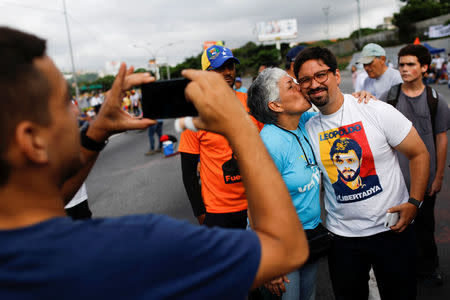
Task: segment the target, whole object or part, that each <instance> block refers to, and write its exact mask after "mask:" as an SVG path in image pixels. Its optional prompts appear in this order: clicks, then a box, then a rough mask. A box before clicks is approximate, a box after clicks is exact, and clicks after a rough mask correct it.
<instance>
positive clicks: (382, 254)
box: [294, 47, 429, 299]
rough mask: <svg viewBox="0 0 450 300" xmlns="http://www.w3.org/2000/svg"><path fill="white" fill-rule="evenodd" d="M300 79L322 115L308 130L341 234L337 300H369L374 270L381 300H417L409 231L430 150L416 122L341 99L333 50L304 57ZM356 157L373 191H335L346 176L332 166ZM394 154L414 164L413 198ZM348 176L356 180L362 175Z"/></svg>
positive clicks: (335, 257) (333, 260)
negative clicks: (391, 221) (389, 222)
mask: <svg viewBox="0 0 450 300" xmlns="http://www.w3.org/2000/svg"><path fill="white" fill-rule="evenodd" d="M294 72H295V74H296V76H297V80H298V83H299V85H300V89H301V91H302V94H303V95H304V96H305V97H306V98H307V99H308V100H309V101H311V102H312V103H314V104H315V105H316V106H317V107H318V108H319V110H320V113H319V114H318V115H317V116H315V117H313V118H311V119H310V120H309V121H308V122H307V123H306V129H307V131H308V134H309V137H310V139H311V144H312V147H313V148H314V152H315V154H316V158H317V162H318V165H319V167H320V169H321V170H322V172H323V174H324V186H325V209H326V211H327V217H326V226H327V228H328V229H329V230H330V231H331V232H333V233H334V234H335V238H334V241H333V244H332V247H331V249H330V254H329V256H328V263H329V270H330V276H331V280H332V285H333V290H334V293H335V296H336V299H367V297H368V279H369V270H370V268H371V266H373V269H374V272H375V275H376V277H377V282H378V288H379V291H380V295H381V298H382V299H414V298H415V295H416V279H415V257H416V256H415V255H416V253H415V250H416V248H415V247H416V245H415V239H414V237H415V235H414V231H413V230H412V228H411V226H409V224H410V223H411V222H412V220H413V219H414V217H415V215H416V214H417V211H418V207H419V206H420V204H421V201H422V199H423V196H424V192H425V188H426V183H427V178H428V168H429V155H428V151H427V149H426V147H425V145H424V144H423V142H422V140H421V139H420V137H419V135H418V134H417V131H416V130H415V128H414V127H413V126H412V125H411V122H410V121H409V120H408V119H406V118H405V117H404V116H403V115H402V114H401V113H400V112H398V111H397V110H395V109H394V108H393V107H392V106H391V105H389V104H386V103H384V102H382V101H370V102H369V103H368V104H365V105H360V104H358V103H357V100H356V99H355V98H354V97H353V96H351V95H344V94H342V92H341V91H340V90H339V83H340V81H341V75H340V72H339V70H338V69H337V61H336V57H335V56H334V55H333V54H332V53H331V52H330V50H328V49H326V48H321V47H313V48H307V49H305V50H303V51H302V52H300V54H299V55H298V56H297V58H296V60H295V63H294ZM350 140H351V141H350ZM336 141H337V142H336ZM347 144H348V145H347ZM350 144H352V145H350ZM359 148H361V151H359ZM352 149H353V150H352ZM354 149H358V151H357V152H361V157H358V156H357V155H355V157H358V160H359V169H357V170H355V171H357V172H358V173H359V174H358V176H360V177H366V178H370V184H366V185H362V186H358V188H357V189H354V190H352V189H350V188H348V186H347V185H341V184H336V183H337V182H338V181H339V180H340V179H341V180H342V176H340V174H339V170H338V168H337V167H336V164H334V163H335V162H337V161H338V158H337V155H336V154H339V155H342V156H343V155H344V154H351V153H353V152H356V151H355V150H354ZM394 149H396V150H398V151H399V152H401V153H403V154H404V155H405V156H406V157H407V158H408V159H409V166H410V169H411V190H410V194H408V190H407V189H406V185H405V182H404V180H403V176H402V173H401V170H400V167H399V163H398V158H397V156H396V154H395V151H394ZM350 150H351V151H350ZM347 158H348V157H347ZM341 159H342V157H339V160H341ZM339 162H340V161H339ZM350 162H351V161H347V163H348V165H349V166H350V165H353V164H350ZM342 170H343V169H342ZM343 175H344V178H347V179H349V180H350V179H352V178H350V177H354V175H356V174H353V176H350V177H348V176H347V177H345V174H343ZM347 175H351V174H350V173H348V174H347ZM340 177H341V178H340ZM387 212H390V213H398V214H399V220H398V222H397V223H396V224H395V225H394V226H391V227H389V228H387V227H385V226H384V222H385V220H386V213H387Z"/></svg>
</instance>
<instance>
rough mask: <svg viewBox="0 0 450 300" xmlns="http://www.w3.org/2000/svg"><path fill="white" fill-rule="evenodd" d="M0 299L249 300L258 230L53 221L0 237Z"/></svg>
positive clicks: (140, 219) (157, 219)
mask: <svg viewBox="0 0 450 300" xmlns="http://www.w3.org/2000/svg"><path fill="white" fill-rule="evenodd" d="M0 245H1V247H0V299H77V300H79V299H96V300H98V299H244V298H245V296H246V294H247V293H248V290H249V289H250V287H251V284H252V282H253V281H254V278H255V275H256V271H257V269H258V266H259V262H260V256H261V249H260V243H259V239H258V237H257V236H256V234H255V233H254V232H252V231H244V230H231V229H219V228H212V229H209V228H207V227H203V226H194V225H191V224H189V223H187V222H181V221H177V220H173V219H170V218H168V217H165V216H158V215H145V216H128V217H121V218H110V219H94V220H89V221H72V220H71V219H69V218H54V219H50V220H48V221H45V222H42V223H39V224H36V225H33V226H30V227H25V228H21V229H15V230H3V231H0Z"/></svg>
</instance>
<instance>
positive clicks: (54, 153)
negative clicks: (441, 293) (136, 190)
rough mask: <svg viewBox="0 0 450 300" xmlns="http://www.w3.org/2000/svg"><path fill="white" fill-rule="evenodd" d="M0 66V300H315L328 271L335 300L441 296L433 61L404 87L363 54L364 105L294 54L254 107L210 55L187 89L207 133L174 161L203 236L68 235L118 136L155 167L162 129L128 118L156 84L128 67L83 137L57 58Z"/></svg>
mask: <svg viewBox="0 0 450 300" xmlns="http://www.w3.org/2000/svg"><path fill="white" fill-rule="evenodd" d="M0 54H1V55H0V62H1V64H2V66H4V70H8V72H1V73H0V85H1V86H2V90H4V91H5V97H6V100H7V101H8V103H11V105H9V106H7V107H6V108H5V109H4V110H2V111H1V112H0V114H1V116H0V124H1V126H0V145H2V146H1V147H0V166H1V168H0V170H1V171H0V175H1V176H0V200H1V201H0V231H1V232H0V241H1V244H2V245H3V247H1V248H0V261H2V262H3V263H2V265H1V266H0V282H2V283H3V284H2V286H1V287H0V298H2V299H13V298H14V299H19V298H20V299H28V298H30V299H31V298H54V297H63V298H65V299H79V298H85V299H97V298H127V299H130V298H131V299H133V298H150V299H194V298H195V299H209V298H216V299H245V298H246V297H247V298H248V299H267V297H271V295H276V296H278V297H282V299H308V300H309V299H311V300H312V299H314V297H315V292H316V280H317V272H318V260H319V259H321V258H322V257H325V256H326V257H327V258H328V267H329V271H330V279H331V283H332V287H333V292H334V295H335V298H336V299H367V297H368V295H369V286H368V280H369V271H370V270H371V269H372V270H373V272H374V274H375V277H376V281H377V284H378V291H379V294H380V296H381V298H382V299H414V298H415V297H416V284H417V279H420V280H429V281H430V282H433V283H435V284H436V285H440V284H442V277H441V274H440V272H439V269H438V267H439V259H438V256H437V250H436V244H435V238H434V213H433V209H434V204H435V200H436V194H437V193H438V192H439V191H440V189H441V187H442V182H443V174H444V168H445V164H446V153H447V146H448V141H447V130H448V129H449V128H450V125H449V124H450V113H449V108H448V106H447V104H446V101H445V99H444V98H443V96H442V95H440V94H438V93H437V92H436V91H435V90H434V89H432V88H430V87H428V86H426V85H424V81H423V77H424V74H425V73H426V71H427V70H428V68H429V67H430V65H431V56H430V54H429V52H428V50H427V49H426V48H425V47H423V46H421V45H407V46H405V47H404V48H402V49H401V50H400V51H399V53H398V63H399V70H398V71H397V70H394V69H392V68H390V67H387V66H386V57H385V52H384V49H383V48H382V47H381V46H379V45H376V44H369V45H366V46H365V47H364V48H363V50H362V54H361V57H360V59H359V63H361V64H362V65H363V66H364V69H365V71H366V73H367V78H365V79H364V80H363V81H362V86H363V90H364V91H362V92H359V93H355V94H352V95H350V94H343V93H342V92H341V91H340V89H339V84H340V82H341V73H340V70H339V69H338V66H337V60H336V57H335V56H334V55H333V53H332V52H331V51H330V50H328V49H326V48H322V47H310V48H306V49H302V48H294V49H292V51H289V55H288V57H287V63H286V70H283V69H280V68H277V67H267V68H264V69H263V70H261V72H260V73H259V75H258V76H257V77H256V78H255V80H254V81H253V83H252V84H251V86H250V87H249V89H248V94H247V93H245V92H242V86H238V85H239V83H238V84H237V85H236V90H233V86H234V85H235V83H236V77H237V76H236V64H239V59H238V58H236V57H235V56H234V55H233V53H232V51H231V50H230V49H228V48H226V47H223V46H218V45H214V46H211V47H209V48H207V49H206V50H205V51H204V53H203V55H202V70H185V71H183V73H182V74H183V76H184V77H186V78H188V79H190V80H191V82H190V83H189V84H188V86H187V88H186V90H185V93H186V97H187V98H188V99H189V101H192V102H193V104H194V105H195V107H196V109H197V111H198V113H199V116H198V117H195V118H192V119H190V118H189V119H186V123H184V124H188V123H187V120H189V122H190V123H189V125H186V126H183V128H182V129H184V131H183V132H182V134H181V138H180V144H179V151H180V152H181V167H182V178H183V183H184V186H185V188H186V193H187V195H188V198H189V200H190V202H191V205H192V209H193V212H194V215H195V216H196V217H197V219H198V222H199V224H200V225H202V226H196V225H192V224H189V223H187V222H182V221H177V220H173V219H171V218H168V217H165V216H160V215H154V214H148V215H140V216H126V217H120V218H94V219H90V215H89V217H87V218H84V220H75V219H77V218H74V219H69V218H67V217H66V215H67V214H69V215H70V207H67V206H66V208H67V209H68V210H67V211H65V210H64V206H65V205H66V204H67V203H68V202H69V201H70V200H71V199H73V198H74V196H75V194H78V195H77V196H75V198H77V199H84V200H86V199H87V197H85V196H84V194H85V192H86V191H85V189H84V187H83V183H84V181H85V179H86V177H87V176H88V174H89V172H90V170H91V169H92V167H93V165H94V164H95V162H96V160H97V158H98V155H99V153H100V151H102V149H104V147H105V146H106V145H107V142H108V138H109V137H110V136H111V135H112V134H113V133H117V132H123V131H126V130H143V129H147V128H148V130H149V139H150V147H151V149H150V150H151V151H154V150H153V149H154V144H155V143H154V141H153V143H152V139H153V135H154V134H155V133H157V134H158V135H160V133H159V131H160V130H158V126H161V125H162V123H161V122H160V121H158V120H149V119H145V118H136V117H135V116H133V114H136V112H138V113H139V112H140V110H139V105H137V110H135V107H136V106H135V104H134V103H135V102H133V98H134V99H138V98H139V93H137V92H136V91H135V92H134V93H133V90H132V87H134V86H138V85H140V84H145V83H149V82H152V81H154V80H155V79H154V78H153V77H151V76H150V74H148V73H133V68H127V67H126V65H125V64H122V65H121V67H120V70H119V73H118V75H117V77H116V80H115V82H114V84H113V86H112V88H111V90H110V91H109V92H108V93H107V94H106V96H105V98H104V100H103V103H100V104H99V101H98V100H95V101H93V102H94V104H95V105H93V107H94V110H97V113H96V116H95V118H93V119H92V120H88V122H85V124H84V126H83V127H82V129H81V131H78V130H77V117H78V115H79V111H78V109H77V108H76V106H75V105H74V104H73V102H72V101H69V100H70V97H69V96H68V90H67V85H66V83H65V80H64V78H63V76H62V74H61V72H60V71H59V70H58V69H57V68H56V67H55V65H54V63H53V62H52V60H51V59H50V58H49V57H48V56H47V54H46V43H45V40H43V39H41V38H39V37H36V36H34V35H31V34H28V33H25V32H21V31H18V30H15V29H11V28H7V27H0ZM238 82H239V81H238ZM18 87H22V88H18ZM238 89H240V91H238ZM134 95H137V96H134ZM133 96H134V97H133ZM373 96H374V97H373ZM374 98H378V99H374ZM125 99H128V101H125ZM19 103H20V105H19ZM312 105H314V106H315V107H316V108H317V111H314V110H313V109H312ZM97 106H98V107H97ZM96 107H97V109H96ZM130 107H131V108H133V110H132V111H131V114H124V113H123V110H124V109H127V110H130ZM159 128H160V127H159ZM187 128H189V129H187ZM150 133H151V136H150ZM160 148H161V145H160ZM149 180H151V179H149ZM24 186H26V187H27V189H24V188H23V187H24ZM321 187H323V200H324V204H325V206H324V207H321V205H320V190H321ZM81 202H82V201H81ZM86 205H87V202H86ZM321 209H325V211H326V214H325V215H326V217H325V219H324V220H322V219H321V217H320V216H321ZM73 211H74V210H73V209H72V213H73ZM387 213H388V214H390V215H396V216H397V219H398V220H397V222H394V223H393V224H387V223H386V219H387ZM78 219H80V218H78ZM380 249H381V251H380Z"/></svg>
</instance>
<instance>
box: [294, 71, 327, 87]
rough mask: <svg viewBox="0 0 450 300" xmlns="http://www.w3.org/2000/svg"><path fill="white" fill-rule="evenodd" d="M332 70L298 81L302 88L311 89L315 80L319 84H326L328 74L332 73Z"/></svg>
mask: <svg viewBox="0 0 450 300" xmlns="http://www.w3.org/2000/svg"><path fill="white" fill-rule="evenodd" d="M330 71H331V70H330V69H327V70H323V71H319V72H317V73H315V74H314V75H313V76H305V77H302V78H300V79H299V80H298V84H299V85H300V87H301V88H309V87H310V86H311V84H312V81H313V79H314V80H315V81H316V82H317V83H324V82H325V81H327V80H328V72H330Z"/></svg>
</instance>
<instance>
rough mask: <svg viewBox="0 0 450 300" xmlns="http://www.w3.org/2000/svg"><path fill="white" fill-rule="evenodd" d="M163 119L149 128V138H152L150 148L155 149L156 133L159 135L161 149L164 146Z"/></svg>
mask: <svg viewBox="0 0 450 300" xmlns="http://www.w3.org/2000/svg"><path fill="white" fill-rule="evenodd" d="M162 125H163V122H162V121H158V123H156V124H155V125H152V126H150V127H149V128H148V139H149V140H150V150H155V138H154V137H153V136H154V135H155V133H156V134H157V135H158V141H159V149H161V148H162V142H161V135H162Z"/></svg>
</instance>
